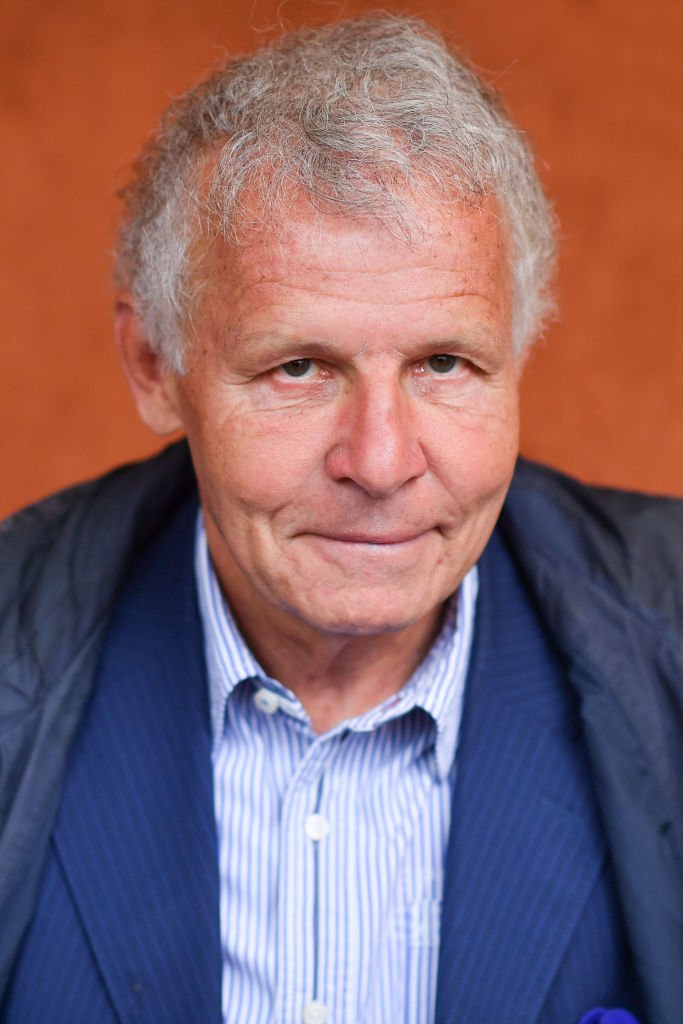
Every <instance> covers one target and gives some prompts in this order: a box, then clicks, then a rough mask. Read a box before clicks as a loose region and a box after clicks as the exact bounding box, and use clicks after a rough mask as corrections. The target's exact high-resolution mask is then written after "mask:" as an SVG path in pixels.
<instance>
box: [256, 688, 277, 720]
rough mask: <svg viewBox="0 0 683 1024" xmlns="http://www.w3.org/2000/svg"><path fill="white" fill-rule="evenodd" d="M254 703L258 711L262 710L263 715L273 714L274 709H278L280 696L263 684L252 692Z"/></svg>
mask: <svg viewBox="0 0 683 1024" xmlns="http://www.w3.org/2000/svg"><path fill="white" fill-rule="evenodd" d="M254 704H255V705H256V707H257V708H258V709H259V711H263V713H264V715H274V714H275V712H276V711H279V710H280V698H279V697H278V695H277V694H276V693H273V691H272V690H269V689H267V688H266V687H265V686H262V687H261V689H260V690H257V691H256V693H255V694H254Z"/></svg>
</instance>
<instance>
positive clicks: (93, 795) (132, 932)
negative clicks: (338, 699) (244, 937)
mask: <svg viewBox="0 0 683 1024" xmlns="http://www.w3.org/2000/svg"><path fill="white" fill-rule="evenodd" d="M195 513H196V505H195V503H194V502H192V503H188V505H187V506H186V507H184V508H183V510H182V512H181V513H180V514H179V515H178V516H176V518H175V519H174V521H173V522H172V524H171V525H170V527H168V528H167V529H166V530H165V531H164V533H163V534H162V535H161V536H160V537H159V539H157V540H156V541H155V542H154V544H153V545H151V547H150V548H149V549H148V550H147V551H146V552H145V553H144V555H143V557H142V559H141V560H140V562H139V564H138V566H137V568H136V570H135V572H134V574H133V576H132V578H131V579H130V580H129V582H128V583H127V585H126V587H125V589H124V592H123V594H122V596H121V598H120V599H119V602H118V605H117V608H116V609H115V612H114V615H113V617H112V622H111V626H110V628H109V631H108V638H107V641H106V643H105V648H104V655H103V661H102V664H101V667H100V671H99V676H98V678H97V680H96V686H95V692H94V696H93V699H92V702H91V705H90V708H89V711H88V715H87V719H86V721H85V723H84V727H83V729H82V730H81V732H80V734H79V737H78V740H77V743H76V746H75V748H74V751H73V755H72V758H71V761H70V768H69V772H68V776H67V781H66V785H65V789H64V798H63V803H62V807H61V811H60V816H59V820H58V824H57V827H56V831H55V845H56V849H57V855H58V857H59V859H60V861H61V864H62V867H63V870H64V872H65V874H66V877H67V882H68V884H69V886H70V888H71V892H72V894H73V898H74V900H75V902H76V904H77V907H78V911H79V914H80V917H81V920H82V923H83V927H84V929H85V931H86V933H87V936H88V940H89V942H90V944H91V948H92V950H93V953H94V956H95V958H96V960H97V962H98V965H99V969H100V972H101V976H102V978H103V981H104V984H105V986H106V987H107V989H108V992H109V997H110V999H111V1001H112V1003H113V1005H114V1007H115V1009H116V1012H117V1013H118V1015H119V1017H120V1019H121V1021H124V1022H128V1021H130V1022H132V1021H135V1022H137V1024H159V1022H161V1021H163V1022H164V1024H171V1022H177V1024H187V1022H188V1021H192V1022H193V1024H205V1022H206V1024H208V1022H217V1021H219V1020H220V985H221V955H220V936H219V921H218V907H219V900H218V874H217V864H216V838H215V825H214V811H213V784H212V769H211V754H210V750H211V743H210V724H209V714H208V700H207V693H206V680H205V673H204V665H203V644H202V636H201V627H200V623H199V619H198V614H197V611H196V607H195V597H194V594H195V587H194V574H193V563H192V557H193V536H194V531H193V526H194V519H195Z"/></svg>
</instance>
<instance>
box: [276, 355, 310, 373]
mask: <svg viewBox="0 0 683 1024" xmlns="http://www.w3.org/2000/svg"><path fill="white" fill-rule="evenodd" d="M312 366H313V360H312V359H290V360H289V362H288V363H283V364H282V366H281V367H280V369H281V370H282V372H283V373H284V374H285V376H287V377H305V376H306V374H307V373H308V371H309V370H310V369H311V367H312Z"/></svg>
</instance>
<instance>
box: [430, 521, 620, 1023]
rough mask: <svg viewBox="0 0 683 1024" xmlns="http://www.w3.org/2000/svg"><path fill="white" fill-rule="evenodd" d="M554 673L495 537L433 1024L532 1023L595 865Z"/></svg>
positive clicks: (597, 859)
mask: <svg viewBox="0 0 683 1024" xmlns="http://www.w3.org/2000/svg"><path fill="white" fill-rule="evenodd" d="M578 738H579V737H578V727H577V718H576V714H575V709H574V707H573V705H572V698H571V696H570V695H569V693H568V688H567V685H566V682H565V680H564V672H563V666H562V665H561V664H560V663H559V660H558V657H557V655H556V653H555V652H554V651H553V650H552V648H551V647H550V646H549V642H548V641H547V639H546V637H545V636H544V634H543V632H542V630H541V628H540V626H539V624H538V622H537V620H536V615H535V611H534V609H533V608H532V607H531V605H530V603H529V598H528V597H527V595H526V593H525V592H524V590H523V588H522V586H521V584H520V582H519V580H518V578H517V573H516V571H515V569H514V567H513V566H512V563H511V560H510V556H509V555H508V553H507V552H506V550H505V548H504V545H503V544H502V542H501V541H500V539H499V538H498V536H497V535H494V537H493V538H492V540H491V542H490V543H489V546H488V548H487V550H486V552H485V553H484V556H483V557H482V560H481V563H480V593H479V609H478V622H477V636H476V639H475V648H474V651H473V659H472V666H471V670H470V677H469V680H468V688H467V694H466V704H465V711H464V718H463V724H462V734H461V742H460V746H459V751H458V762H457V777H456V786H455V793H454V803H453V818H452V826H451V838H450V842H449V849H448V853H447V859H446V881H445V891H444V906H443V922H444V923H443V927H442V937H441V952H440V963H439V988H438V996H437V1015H436V1017H437V1024H456V1022H457V1024H461V1022H462V1021H467V1024H491V1021H496V1024H532V1022H533V1021H535V1020H536V1018H537V1016H538V1014H539V1012H540V1010H541V1008H542V1006H543V1003H544V1000H545V998H546V996H547V994H548V990H549V987H550V985H551V983H552V981H553V978H554V976H555V974H556V972H557V970H558V967H559V965H560V963H561V961H562V957H563V954H564V952H565V950H566V947H567V944H568V941H569V939H570V937H571V934H572V932H573V930H574V928H575V926H576V924H577V921H578V919H579V917H580V915H581V911H582V909H583V907H584V904H585V901H586V899H587V897H588V895H589V893H590V891H591V889H592V887H593V885H594V883H595V881H596V878H597V875H598V874H599V872H600V870H601V867H602V865H603V863H604V860H605V847H604V841H603V839H602V828H601V825H600V822H599V820H598V817H597V812H596V808H595V804H594V799H593V795H592V792H591V789H590V781H589V779H590V776H589V774H588V771H587V769H586V766H585V761H584V755H583V751H582V747H581V744H580V743H579V742H578Z"/></svg>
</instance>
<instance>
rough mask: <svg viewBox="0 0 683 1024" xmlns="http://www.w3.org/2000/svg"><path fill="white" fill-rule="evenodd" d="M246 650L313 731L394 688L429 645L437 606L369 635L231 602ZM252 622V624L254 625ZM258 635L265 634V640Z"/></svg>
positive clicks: (379, 700)
mask: <svg viewBox="0 0 683 1024" xmlns="http://www.w3.org/2000/svg"><path fill="white" fill-rule="evenodd" d="M231 607H232V610H233V611H234V613H235V615H236V618H237V621H238V623H239V626H240V629H241V631H242V634H243V635H244V637H245V639H246V641H247V643H248V644H249V646H250V648H251V650H252V651H253V652H254V654H255V655H256V657H257V658H258V660H259V662H260V663H261V665H263V667H264V669H265V670H266V671H267V672H268V674H269V675H270V676H272V677H273V678H274V679H277V680H278V681H279V682H281V683H282V684H283V685H284V686H286V687H287V688H288V689H290V690H291V691H292V693H294V694H295V696H296V697H297V698H298V700H299V701H300V702H301V704H302V706H303V707H304V709H305V711H306V713H307V714H308V716H309V718H310V721H311V725H312V727H313V729H314V731H315V732H317V733H323V732H327V731H328V730H330V729H332V728H333V727H334V726H335V725H337V724H338V723H339V722H341V721H344V720H345V719H348V718H354V717H355V716H357V715H360V714H362V713H363V712H364V711H369V710H370V709H371V708H373V707H376V706H377V705H378V704H381V703H382V702H383V701H384V700H386V699H387V698H388V697H391V696H392V695H393V694H395V693H398V691H399V690H400V689H401V688H402V687H403V686H404V685H405V683H406V682H407V681H408V679H409V678H410V676H411V675H412V673H413V672H414V671H415V669H416V668H417V666H418V665H419V664H420V662H421V661H422V660H423V658H424V656H425V654H426V653H427V651H428V650H429V647H430V646H431V644H432V641H433V639H434V636H435V635H436V632H437V630H438V627H439V622H440V619H441V608H437V609H435V610H434V611H433V612H431V613H430V614H429V615H428V616H426V617H425V618H423V619H421V620H419V621H418V622H417V623H414V624H413V625H411V626H408V627H406V628H405V629H403V630H400V631H396V632H392V633H382V634H379V635H371V636H348V635H338V634H331V635H330V634H322V633H317V632H314V631H309V630H305V629H297V628H296V626H294V628H292V623H291V622H287V621H284V622H283V621H282V620H280V621H277V620H278V616H270V618H269V621H268V622H267V623H264V622H263V619H262V618H261V619H259V620H257V622H258V624H257V625H256V626H255V623H254V619H253V618H252V617H251V616H249V615H248V614H247V615H244V609H240V607H239V603H238V606H237V607H236V606H235V603H233V602H231ZM254 626H255V628H254ZM263 637H267V642H265V643H264V641H263Z"/></svg>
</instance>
